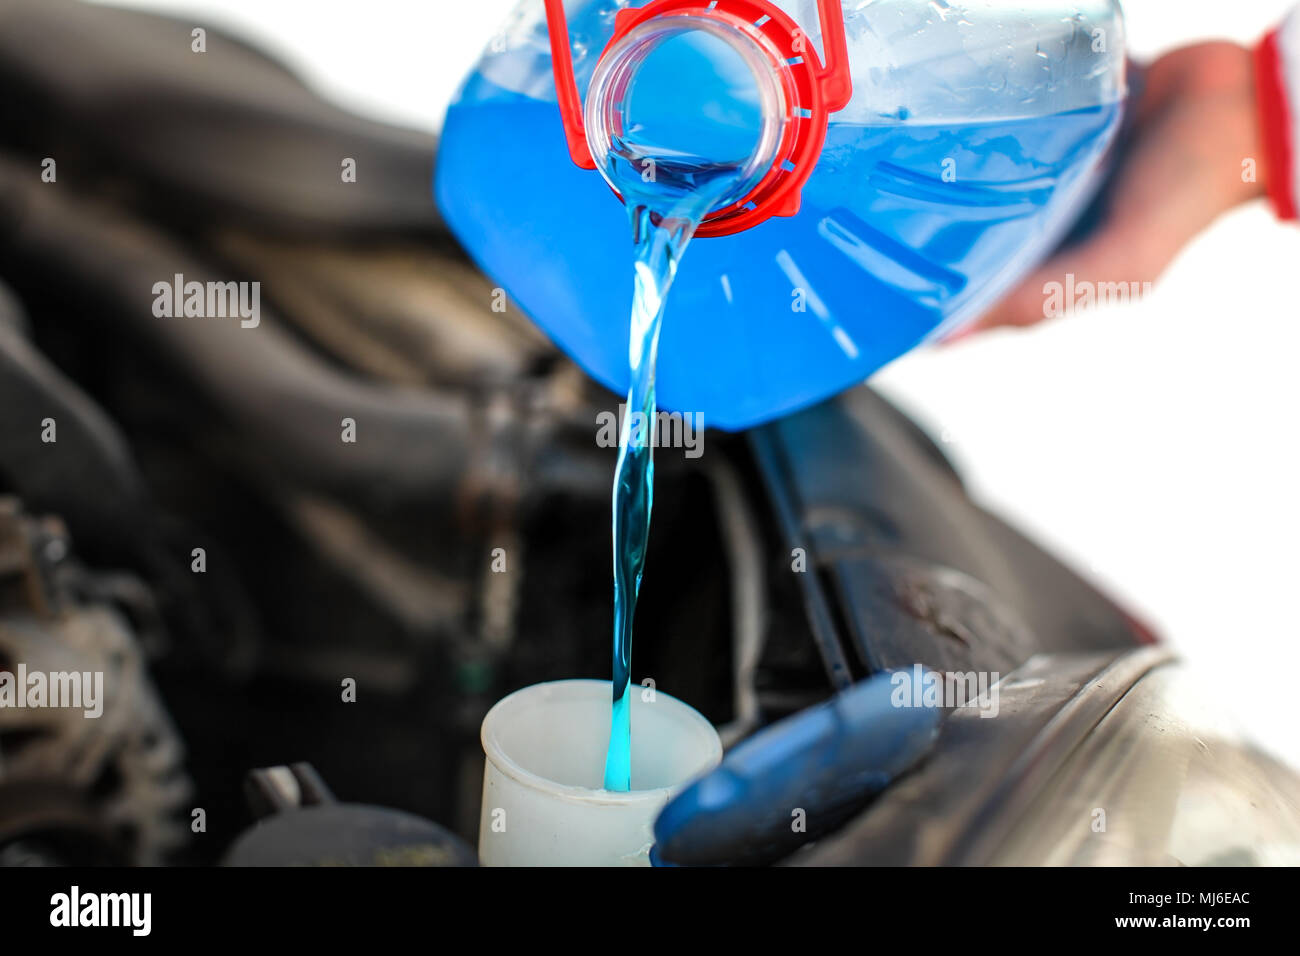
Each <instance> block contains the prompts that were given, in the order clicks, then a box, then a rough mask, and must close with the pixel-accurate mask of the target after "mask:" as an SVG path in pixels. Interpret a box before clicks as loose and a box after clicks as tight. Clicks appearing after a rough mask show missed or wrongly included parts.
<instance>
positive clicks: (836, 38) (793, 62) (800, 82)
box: [545, 0, 853, 237]
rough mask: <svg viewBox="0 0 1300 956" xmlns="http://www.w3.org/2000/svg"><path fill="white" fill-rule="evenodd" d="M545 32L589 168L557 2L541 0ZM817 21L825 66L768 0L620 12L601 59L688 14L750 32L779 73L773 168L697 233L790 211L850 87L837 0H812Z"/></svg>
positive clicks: (560, 92) (682, 1)
mask: <svg viewBox="0 0 1300 956" xmlns="http://www.w3.org/2000/svg"><path fill="white" fill-rule="evenodd" d="M545 2H546V20H547V26H548V28H549V30H550V38H551V58H552V61H553V64H554V70H555V92H556V99H557V100H558V101H559V106H560V118H561V121H562V122H563V124H564V135H565V139H566V140H567V141H568V144H569V155H570V156H572V157H573V161H574V162H575V163H576V164H577V165H578V166H580V167H582V168H583V169H595V168H596V163H595V161H594V160H593V159H592V156H591V150H590V148H589V147H588V145H587V133H586V129H585V128H584V125H583V118H582V99H581V97H579V95H578V85H577V81H576V80H575V79H574V74H573V54H572V51H571V50H570V48H569V28H568V24H567V23H566V22H565V18H564V4H563V0H545ZM817 10H818V15H819V18H820V20H821V28H822V44H823V46H824V48H825V53H826V62H825V64H823V63H822V62H821V60H820V59H819V58H818V56H817V51H816V50H815V49H814V48H813V46H812V44H811V43H810V42H809V40H808V38H807V36H806V35H805V34H804V32H803V31H802V30H801V29H800V28H799V26H798V24H796V23H795V22H794V20H792V19H791V18H790V17H789V16H788V15H787V14H786V13H785V12H784V11H782V10H781V9H779V8H778V7H776V6H775V5H774V4H772V3H771V2H770V0H713V2H712V3H709V2H707V0H654V2H653V3H650V4H648V5H646V6H644V7H641V8H631V7H629V8H627V9H623V10H620V11H619V12H618V15H617V16H616V17H615V19H614V35H613V36H612V37H611V38H610V41H609V43H608V44H607V45H606V47H605V49H604V51H603V52H602V53H601V57H602V58H604V56H605V55H606V54H608V53H609V51H610V50H611V49H612V48H613V47H614V46H616V45H617V44H618V43H619V41H620V40H622V39H623V38H624V37H625V36H627V34H628V33H630V32H631V31H632V30H634V29H635V28H636V27H638V26H640V25H641V24H643V23H645V22H647V21H649V20H652V19H654V18H655V17H660V16H665V15H669V14H673V15H690V16H696V17H706V18H711V19H714V20H721V21H724V22H726V23H727V24H729V25H730V26H732V27H736V28H739V29H740V30H741V31H742V32H743V33H746V34H748V35H749V36H750V37H752V38H753V39H754V41H755V43H756V45H757V46H758V47H759V48H760V49H761V50H762V51H763V52H764V54H765V55H766V56H767V57H768V59H769V60H771V61H772V64H773V66H774V67H776V68H777V72H778V74H779V76H780V77H781V82H782V86H783V90H784V93H785V97H784V99H785V104H786V111H787V115H786V117H785V119H786V123H785V127H784V129H785V132H784V136H783V139H782V141H781V144H780V146H779V148H778V151H777V155H776V158H775V160H774V161H773V163H772V167H771V169H769V170H768V172H767V174H766V175H765V176H764V177H763V178H762V180H760V181H759V183H758V185H756V186H755V187H754V188H753V190H752V191H751V192H750V193H749V195H747V196H745V197H744V198H742V199H741V200H740V201H739V202H736V203H733V204H732V205H730V206H726V207H724V208H722V209H716V210H714V211H713V212H711V213H710V214H709V216H708V217H707V218H706V219H705V221H704V222H703V223H701V225H700V227H699V228H698V229H697V230H696V232H695V234H696V236H704V237H707V236H728V235H732V234H733V233H737V232H742V231H743V230H745V229H749V228H750V227H752V226H756V225H758V224H759V223H761V222H764V221H766V220H767V219H769V218H771V217H772V216H793V215H795V214H796V213H797V212H798V211H799V201H800V194H801V192H802V190H803V186H804V183H806V182H807V181H808V177H810V176H811V175H812V172H813V169H814V167H816V165H817V160H818V158H819V157H820V156H821V151H822V146H823V144H824V143H825V141H826V129H827V127H828V125H829V123H830V114H831V113H833V112H835V111H837V110H842V109H844V107H845V106H847V105H848V102H849V98H850V96H851V95H852V92H853V86H852V80H851V79H850V75H849V57H848V42H847V39H846V38H845V35H844V11H843V8H842V7H841V6H840V0H817Z"/></svg>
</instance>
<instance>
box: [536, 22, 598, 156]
mask: <svg viewBox="0 0 1300 956" xmlns="http://www.w3.org/2000/svg"><path fill="white" fill-rule="evenodd" d="M545 2H546V27H547V32H548V33H549V34H550V37H551V63H552V64H553V68H554V71H555V98H556V99H557V100H558V101H559V104H560V120H561V121H562V122H563V123H564V138H565V139H566V140H567V141H568V144H569V155H570V156H571V157H573V161H574V163H576V164H577V165H578V166H579V167H580V168H582V169H595V168H596V161H595V160H594V159H592V158H591V147H589V146H588V145H587V130H586V127H585V126H584V125H583V122H582V97H580V96H578V81H577V80H576V79H575V78H574V76H573V50H572V48H571V47H570V46H569V24H568V21H567V20H566V19H565V16H564V0H545Z"/></svg>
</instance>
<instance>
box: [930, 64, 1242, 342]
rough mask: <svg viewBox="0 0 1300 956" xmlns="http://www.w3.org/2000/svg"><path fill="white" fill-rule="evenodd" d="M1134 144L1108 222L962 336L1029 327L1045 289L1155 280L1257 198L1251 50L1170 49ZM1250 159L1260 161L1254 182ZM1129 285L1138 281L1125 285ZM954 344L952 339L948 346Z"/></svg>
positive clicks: (1156, 73)
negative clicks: (1070, 279) (1210, 229)
mask: <svg viewBox="0 0 1300 956" xmlns="http://www.w3.org/2000/svg"><path fill="white" fill-rule="evenodd" d="M1136 110H1137V114H1136V117H1135V120H1136V122H1135V126H1134V140H1133V143H1132V146H1131V147H1130V149H1129V151H1128V154H1127V156H1126V157H1125V160H1124V165H1123V166H1122V168H1121V169H1120V170H1119V172H1118V177H1117V179H1116V181H1115V184H1114V188H1113V192H1112V195H1111V199H1110V206H1109V209H1108V212H1107V215H1106V218H1105V220H1104V221H1103V222H1102V224H1101V225H1100V226H1099V227H1098V228H1097V230H1096V231H1095V232H1093V233H1092V234H1091V235H1090V236H1089V237H1088V238H1087V239H1086V240H1085V241H1084V242H1082V243H1081V244H1080V245H1077V246H1073V247H1071V248H1068V249H1064V250H1062V251H1060V252H1058V253H1057V254H1056V255H1054V256H1053V257H1052V258H1051V259H1050V260H1048V261H1047V262H1046V263H1045V264H1043V265H1042V266H1040V267H1039V268H1038V269H1036V270H1035V271H1034V272H1033V273H1032V274H1031V275H1030V276H1029V277H1028V278H1026V279H1025V280H1024V281H1023V282H1021V283H1020V285H1019V286H1017V287H1016V288H1015V289H1014V290H1013V291H1012V292H1011V293H1010V294H1008V295H1007V296H1006V297H1005V298H1004V299H1003V300H1002V301H1001V302H1000V303H999V304H998V305H997V306H995V307H994V308H993V309H992V310H990V311H989V312H987V313H986V314H985V315H984V316H983V317H981V318H980V319H979V320H978V321H976V322H974V323H973V324H972V325H970V326H968V327H967V328H966V329H963V330H962V331H961V332H958V333H957V334H956V335H955V336H954V337H953V338H954V339H955V338H963V337H965V336H967V335H970V334H972V333H974V332H978V331H981V330H984V329H990V328H995V327H998V326H1028V325H1033V324H1034V323H1036V322H1039V321H1042V320H1043V319H1044V318H1046V317H1048V313H1049V311H1050V309H1049V308H1048V306H1047V302H1048V296H1047V291H1046V287H1047V286H1048V285H1049V284H1050V283H1064V282H1065V277H1066V274H1067V273H1070V274H1073V276H1074V286H1075V287H1076V288H1082V287H1083V286H1082V283H1084V282H1090V283H1094V286H1093V287H1094V288H1097V287H1100V286H1101V284H1103V283H1116V282H1123V283H1125V285H1124V286H1123V288H1127V289H1133V288H1143V287H1144V286H1145V284H1146V283H1150V282H1154V281H1155V280H1156V278H1158V277H1159V275H1160V274H1161V273H1162V272H1164V270H1165V268H1166V267H1167V266H1168V265H1169V263H1170V262H1172V261H1173V259H1174V257H1175V256H1176V255H1177V254H1178V252H1179V251H1180V250H1181V249H1182V248H1183V247H1184V246H1185V245H1186V244H1187V243H1188V242H1190V241H1191V239H1192V238H1193V237H1195V236H1196V235H1197V234H1198V233H1199V232H1201V231H1202V230H1203V229H1205V227H1206V226H1208V225H1209V224H1210V223H1212V222H1213V221H1214V220H1215V219H1217V218H1218V217H1219V216H1220V215H1222V214H1223V213H1225V212H1227V211H1228V210H1230V209H1232V208H1234V207H1236V206H1238V205H1240V204H1241V203H1244V202H1247V201H1249V200H1251V199H1255V198H1257V197H1259V196H1263V195H1264V194H1265V192H1266V188H1267V182H1266V177H1267V175H1268V171H1267V170H1266V169H1265V168H1264V163H1263V152H1264V150H1263V146H1262V143H1261V140H1260V134H1259V128H1258V122H1257V120H1256V107H1255V67H1254V57H1253V55H1252V54H1251V51H1250V50H1247V49H1246V48H1244V47H1241V46H1238V45H1236V44H1234V43H1203V44H1198V45H1196V46H1190V47H1185V48H1183V49H1180V50H1175V51H1173V52H1172V53H1168V54H1166V55H1165V56H1163V57H1161V58H1160V59H1159V60H1157V61H1156V62H1155V63H1154V64H1152V65H1151V67H1150V68H1149V70H1148V73H1147V78H1146V87H1145V89H1144V91H1143V93H1142V96H1141V99H1140V101H1138V103H1137V104H1136ZM1247 160H1254V161H1256V162H1255V163H1254V164H1250V165H1253V166H1254V167H1255V169H1256V175H1255V176H1254V181H1250V180H1251V177H1250V176H1249V175H1248V164H1247V163H1246V161H1247ZM1128 283H1139V285H1129V284H1128ZM950 341H951V339H950Z"/></svg>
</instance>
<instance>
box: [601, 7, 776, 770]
mask: <svg viewBox="0 0 1300 956" xmlns="http://www.w3.org/2000/svg"><path fill="white" fill-rule="evenodd" d="M684 77H689V79H686V80H685V82H686V83H687V84H688V87H689V89H690V95H691V96H692V97H693V98H694V99H695V101H696V103H697V104H698V105H697V106H691V107H687V108H683V106H682V105H681V104H682V103H683V97H684V96H686V93H685V92H682V93H681V94H680V95H678V96H664V95H662V94H663V92H664V91H665V90H671V89H674V88H677V89H681V84H682V83H683V80H684ZM621 108H622V113H623V116H622V119H623V121H622V122H621V123H620V124H618V131H617V135H613V136H612V137H611V141H610V148H609V149H608V150H607V151H606V152H605V153H604V155H603V156H597V157H596V158H597V162H598V163H600V164H601V167H602V172H603V173H604V175H605V177H606V179H607V180H608V181H609V182H610V184H611V185H613V186H614V188H615V189H617V190H618V192H619V195H620V196H622V198H623V202H624V205H625V206H626V208H627V213H628V219H629V222H630V224H631V228H632V242H633V256H632V261H633V294H632V316H631V324H630V328H629V332H628V365H629V370H630V373H631V374H630V386H629V388H628V395H627V409H626V414H625V415H624V416H623V423H622V427H621V432H620V436H619V454H618V464H617V467H616V469H615V474H614V491H613V509H612V510H613V558H614V562H613V563H614V668H613V708H612V712H611V720H610V736H609V751H608V754H607V756H606V760H605V789H607V790H630V789H631V778H632V745H631V739H632V729H631V702H632V701H631V696H632V672H631V663H632V630H633V619H634V617H635V615H636V603H637V595H638V593H639V591H640V587H641V575H642V571H643V570H644V568H645V558H646V546H647V543H648V541H649V536H650V514H651V510H652V507H653V503H654V446H655V435H656V433H657V406H656V402H655V372H656V360H657V358H658V350H659V333H660V329H661V327H662V324H663V315H664V305H665V301H666V299H667V296H668V292H669V290H670V288H671V287H672V284H673V279H674V278H675V277H676V275H677V267H678V264H679V263H680V261H681V258H682V255H683V253H684V252H685V251H686V246H687V244H688V243H689V242H690V241H691V238H692V236H694V235H695V230H696V229H697V228H698V227H699V224H700V222H701V221H702V220H703V219H704V217H706V216H707V215H708V214H709V212H710V211H711V210H713V209H716V208H719V207H721V206H725V205H727V204H729V203H731V202H733V201H735V200H736V199H739V198H740V197H741V196H743V195H744V194H745V193H746V192H748V190H749V189H751V188H752V186H753V184H754V182H755V181H756V177H758V176H761V175H762V172H763V171H764V170H763V169H762V168H761V164H756V163H755V158H756V157H755V152H756V149H757V148H758V145H759V143H760V139H761V133H762V130H763V123H764V119H763V106H762V104H761V102H760V95H759V93H758V91H757V89H756V87H755V81H754V75H753V73H752V71H751V69H750V67H748V66H747V65H746V64H745V62H744V61H743V59H742V58H741V57H740V56H739V55H738V54H737V53H736V51H735V50H734V49H732V48H730V47H728V46H727V45H726V44H725V43H723V42H721V41H720V40H718V39H717V38H716V37H713V36H709V35H706V34H703V33H699V32H697V31H687V32H682V33H677V34H675V35H673V34H671V33H670V34H669V35H668V36H667V38H666V39H663V40H662V41H661V42H660V43H659V45H658V47H657V48H656V51H655V53H654V54H653V55H651V56H650V57H648V58H647V59H646V60H645V61H644V62H643V63H641V64H640V68H639V70H638V72H637V74H636V77H635V81H634V82H632V83H631V84H629V88H628V90H627V92H626V93H625V95H624V97H623V100H622V101H621ZM687 144H689V148H687Z"/></svg>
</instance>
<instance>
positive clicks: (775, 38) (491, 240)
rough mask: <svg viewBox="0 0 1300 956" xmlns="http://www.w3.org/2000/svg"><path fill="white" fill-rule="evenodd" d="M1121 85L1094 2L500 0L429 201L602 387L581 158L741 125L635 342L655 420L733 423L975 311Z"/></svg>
mask: <svg viewBox="0 0 1300 956" xmlns="http://www.w3.org/2000/svg"><path fill="white" fill-rule="evenodd" d="M548 12H549V13H550V24H549V29H548V17H547V14H548ZM683 36H687V38H688V42H682V40H681V38H682V37H683ZM691 37H695V38H698V39H699V40H700V42H695V41H694V40H691V39H690V38H691ZM705 40H707V42H703V41H705ZM737 77H739V79H738V78H737ZM1126 90H1127V87H1126V75H1125V44H1124V25H1123V18H1122V14H1121V12H1120V9H1119V6H1118V4H1117V3H1115V2H1114V0H1073V2H1072V0H965V2H960V0H947V2H945V0H777V2H770V0H712V2H709V0H651V2H648V3H646V2H636V0H568V2H567V3H563V4H562V3H561V0H524V2H522V3H520V5H519V6H518V7H517V8H516V10H515V11H514V13H513V14H512V16H511V18H510V20H509V22H508V23H507V24H506V25H505V27H504V28H503V30H502V31H501V32H500V33H499V34H498V35H497V36H496V37H495V38H494V39H493V40H492V41H491V42H490V43H489V46H488V48H487V50H486V51H485V53H484V54H483V57H482V59H481V61H480V62H479V64H478V67H477V68H476V70H475V72H474V73H473V74H472V75H471V76H470V77H469V78H468V80H467V81H466V82H465V84H464V85H463V86H462V88H461V90H460V92H459V94H458V95H457V98H456V100H455V102H454V103H453V105H452V107H451V109H450V110H449V112H448V114H447V119H446V123H445V125H444V130H443V138H442V143H441V147H440V155H439V165H438V170H437V174H436V177H435V187H436V195H437V199H438V203H439V205H440V207H441V209H442V211H443V214H444V216H445V217H446V220H447V222H448V223H449V224H450V226H451V228H452V229H453V230H454V231H455V233H456V234H457V235H458V236H459V238H460V239H461V241H462V242H463V244H464V245H465V247H466V248H467V249H468V251H469V253H470V254H471V255H472V256H473V257H474V258H475V259H476V260H477V262H478V263H479V265H480V266H481V267H482V268H483V269H484V271H486V272H487V273H488V274H489V275H490V276H492V277H494V279H495V280H496V281H497V282H499V283H500V284H501V286H502V287H503V288H505V289H506V291H507V292H508V293H509V294H510V295H511V296H512V298H514V300H515V301H516V302H518V303H519V305H520V306H521V307H522V308H523V309H524V311H525V312H526V313H528V315H529V316H530V317H531V318H532V319H533V320H534V321H535V322H536V323H537V324H538V325H539V326H540V327H541V328H542V329H543V330H545V331H546V332H547V333H548V334H549V335H550V336H551V338H552V339H553V340H554V341H555V342H556V344H557V345H558V346H559V347H560V348H561V349H563V350H564V351H565V352H566V353H568V354H569V355H570V356H571V357H572V358H574V359H575V360H576V361H577V362H578V363H579V364H580V365H581V366H582V367H583V368H584V369H586V371H587V372H588V373H590V374H591V375H592V376H593V377H595V378H596V379H597V380H599V381H600V382H602V383H604V384H605V385H607V386H608V387H610V388H612V389H614V390H615V391H616V392H618V393H619V394H625V393H626V390H627V385H628V358H627V357H628V321H627V315H628V307H629V303H630V300H631V295H632V282H633V279H632V272H631V253H630V239H629V235H628V225H627V219H626V215H625V213H624V210H623V209H622V205H621V203H620V201H619V198H618V197H617V196H616V195H614V194H613V193H612V192H611V189H610V187H609V185H608V184H607V183H606V182H605V181H604V180H603V179H602V177H601V175H600V174H598V173H597V172H595V171H593V170H595V169H596V167H597V165H598V164H597V162H596V161H595V160H598V159H602V158H603V157H605V156H606V155H607V154H608V151H609V150H610V149H611V148H616V142H617V137H618V135H619V132H620V130H622V129H624V128H626V127H627V126H628V125H629V124H631V123H636V124H645V123H655V122H666V121H667V120H669V119H671V118H673V117H674V116H675V117H677V118H678V119H679V120H681V121H682V122H689V123H693V124H695V127H694V129H696V130H697V131H698V141H699V142H700V143H702V144H705V145H702V146H701V147H700V149H701V150H702V151H708V150H711V149H720V148H723V147H722V146H720V145H718V144H725V143H728V142H730V141H731V140H736V137H737V136H742V134H746V135H752V136H753V146H752V149H751V148H748V147H747V149H748V155H747V156H746V157H744V159H743V161H744V162H747V163H749V164H750V165H749V167H747V169H748V170H749V172H750V173H752V175H751V176H750V178H749V180H748V181H747V188H748V193H747V194H746V195H744V196H740V197H733V198H732V201H729V202H728V204H727V205H726V206H725V207H723V208H719V209H715V210H713V211H711V212H710V214H709V215H708V216H707V217H706V218H705V221H704V222H703V224H702V225H701V226H700V228H699V230H698V231H697V233H696V239H695V240H694V242H693V244H692V245H691V247H690V251H689V253H688V254H687V256H686V257H685V259H684V261H683V263H682V265H681V268H680V270H679V271H678V274H677V278H676V284H675V285H674V287H673V290H672V292H671V294H670V295H669V297H668V303H667V309H666V312H665V315H664V320H663V323H664V324H663V332H662V337H661V340H660V343H659V378H658V397H659V404H660V407H662V408H665V409H667V410H670V411H680V412H685V413H697V414H699V415H701V416H702V418H703V420H704V422H705V424H707V425H709V426H714V427H720V428H724V429H733V430H734V429H741V428H747V427H750V426H753V425H756V424H759V423H762V422H764V421H767V420H770V419H772V418H775V417H779V416H781V415H783V414H786V413H789V412H792V411H794V410H797V409H799V408H801V407H803V406H806V405H809V404H811V403H813V402H816V401H819V400H821V399H823V398H826V397H828V396H830V395H833V394H834V393H836V392H838V391H840V390H841V389H843V388H845V387H848V386H850V385H853V384H856V383H858V382H861V381H863V380H865V379H866V378H867V377H868V376H869V375H870V374H871V373H872V372H874V371H875V370H876V369H878V368H880V367H881V366H883V365H884V364H886V363H888V362H889V361H891V360H892V359H894V358H896V357H898V356H899V355H901V354H903V353H904V352H907V351H908V350H909V349H911V348H913V347H914V346H916V345H917V344H919V343H921V342H924V341H926V340H927V339H931V338H934V337H936V336H939V335H942V334H944V333H946V332H947V331H949V330H951V329H954V328H955V327H957V326H959V325H961V324H962V323H964V322H966V321H969V320H971V319H973V318H975V317H977V316H978V315H979V313H980V312H981V311H982V310H983V309H985V308H987V307H988V306H989V305H991V304H993V302H995V301H996V299H997V298H998V297H999V296H1000V295H1001V294H1002V293H1003V292H1004V291H1005V290H1006V289H1007V288H1008V287H1009V286H1010V285H1012V284H1013V283H1014V282H1015V280H1016V279H1017V278H1019V277H1020V276H1022V275H1023V274H1024V273H1025V272H1026V271H1027V270H1028V269H1030V268H1031V267H1032V266H1033V265H1034V264H1035V263H1036V262H1037V261H1039V260H1040V259H1041V258H1042V257H1043V256H1045V255H1046V254H1047V253H1048V252H1049V251H1050V250H1051V249H1052V248H1053V247H1054V246H1055V244H1056V243H1057V242H1058V241H1059V240H1060V239H1061V238H1062V237H1063V236H1064V234H1065V233H1066V232H1067V231H1068V230H1069V227H1070V226H1071V225H1072V224H1073V222H1074V221H1075V219H1076V218H1077V216H1078V215H1079V213H1080V211H1081V210H1082V208H1083V207H1084V205H1086V203H1087V202H1088V200H1089V199H1090V198H1091V197H1092V194H1093V193H1094V191H1095V190H1096V188H1097V187H1098V184H1099V182H1100V179H1101V171H1102V169H1103V166H1104V161H1105V157H1106V154H1107V151H1108V149H1109V147H1110V146H1111V144H1112V142H1113V141H1114V139H1115V135H1116V133H1117V131H1118V129H1119V126H1120V123H1121V119H1122V113H1123V108H1124V101H1125V96H1126ZM634 101H635V102H636V103H637V105H636V110H637V113H636V116H635V117H634V116H632V115H631V114H632V109H633V107H632V104H633V102H634ZM747 131H748V132H747ZM693 135H694V134H693ZM737 141H743V137H742V140H737ZM743 151H744V150H742V152H743ZM648 173H649V174H650V175H653V174H654V171H653V170H650V171H648Z"/></svg>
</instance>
